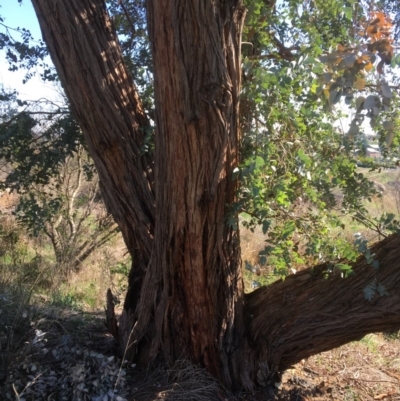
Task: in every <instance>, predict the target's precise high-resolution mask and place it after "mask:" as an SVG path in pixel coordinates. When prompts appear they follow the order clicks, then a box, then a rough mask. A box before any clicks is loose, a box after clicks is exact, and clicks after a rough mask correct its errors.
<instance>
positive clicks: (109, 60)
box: [32, 0, 155, 267]
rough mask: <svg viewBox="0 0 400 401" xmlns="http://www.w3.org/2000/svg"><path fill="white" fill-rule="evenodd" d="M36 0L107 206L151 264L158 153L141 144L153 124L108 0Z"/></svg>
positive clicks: (142, 260)
mask: <svg viewBox="0 0 400 401" xmlns="http://www.w3.org/2000/svg"><path fill="white" fill-rule="evenodd" d="M32 3H33V6H34V8H35V11H36V14H37V16H38V19H39V23H40V27H41V30H42V34H43V37H44V40H45V41H46V44H47V46H48V48H49V52H50V54H51V57H52V60H53V63H54V65H55V66H56V69H57V73H58V76H59V78H60V80H61V83H62V85H63V87H64V89H65V92H66V95H67V97H68V99H69V101H70V103H71V109H72V112H73V115H74V116H75V119H76V120H77V122H78V123H79V125H80V126H81V128H82V130H83V133H84V135H85V139H86V141H87V143H88V147H89V150H90V154H91V156H92V157H93V159H94V161H95V164H96V167H97V170H98V173H99V176H100V180H101V187H102V192H103V197H104V200H105V203H106V206H107V208H108V209H109V211H110V212H111V213H112V214H113V216H114V218H115V220H116V221H117V223H118V224H119V226H120V228H121V231H122V234H123V235H124V238H125V241H126V243H127V246H128V249H129V250H130V252H131V253H132V254H133V255H135V259H136V263H137V264H139V265H142V266H143V267H144V266H145V265H146V264H147V262H148V260H149V257H150V251H151V246H152V236H153V231H154V207H155V206H154V191H153V155H151V154H148V153H143V152H142V150H141V148H142V145H143V141H144V137H145V134H146V132H148V130H151V129H152V128H151V126H150V123H149V120H148V118H147V117H146V114H145V112H144V109H143V106H142V103H141V101H140V99H139V95H138V92H137V89H136V87H135V85H134V83H133V81H132V78H131V76H130V74H129V72H128V70H127V69H126V67H125V65H124V62H123V57H122V54H121V50H120V46H119V44H118V39H117V36H116V33H115V30H114V28H113V26H112V23H111V20H110V18H109V16H108V14H107V11H106V8H105V4H104V1H103V0H80V1H55V0H32ZM127 200H129V202H127ZM138 244H140V249H138Z"/></svg>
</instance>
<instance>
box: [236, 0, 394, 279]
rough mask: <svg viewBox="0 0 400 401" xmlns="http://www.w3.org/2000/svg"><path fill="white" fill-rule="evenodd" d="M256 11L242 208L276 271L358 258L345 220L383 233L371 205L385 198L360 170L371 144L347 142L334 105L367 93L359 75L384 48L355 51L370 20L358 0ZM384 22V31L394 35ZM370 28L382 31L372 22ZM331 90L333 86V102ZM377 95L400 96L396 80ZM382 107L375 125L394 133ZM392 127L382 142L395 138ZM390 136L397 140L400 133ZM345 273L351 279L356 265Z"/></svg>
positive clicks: (367, 104) (366, 105) (247, 56)
mask: <svg viewBox="0 0 400 401" xmlns="http://www.w3.org/2000/svg"><path fill="white" fill-rule="evenodd" d="M248 7H249V13H248V17H247V21H246V27H245V38H244V40H245V45H244V46H243V54H244V61H243V71H244V84H243V91H242V105H241V124H242V131H243V144H242V154H243V162H242V165H241V166H240V169H239V170H238V171H236V172H235V175H236V176H238V177H239V178H240V181H241V183H242V189H241V193H240V196H239V200H238V202H237V203H236V204H235V205H234V207H233V212H236V213H237V212H239V213H240V212H245V213H247V214H248V215H249V216H251V217H250V219H248V220H246V221H244V225H245V226H246V227H247V228H250V229H254V228H255V227H256V225H261V227H262V231H263V233H264V234H266V235H267V237H266V243H267V245H266V247H265V248H264V250H263V251H262V252H261V253H260V257H259V261H260V263H261V264H268V265H269V266H274V268H275V273H277V274H281V275H285V274H287V273H288V272H290V269H291V268H297V267H298V266H300V267H301V266H304V265H306V264H309V263H311V262H322V261H325V260H335V259H341V258H343V257H344V258H346V259H347V260H349V261H352V260H355V258H356V256H357V255H358V254H359V252H360V250H358V249H357V246H355V245H354V244H352V243H349V242H347V241H345V240H344V239H343V238H342V236H341V235H340V231H339V230H341V229H344V228H345V225H344V224H343V222H342V220H341V216H343V215H346V216H354V217H355V218H356V219H357V221H361V222H362V223H364V224H366V225H367V226H368V227H370V228H374V227H375V226H374V225H371V224H369V223H368V221H369V213H368V210H367V208H366V206H365V201H368V200H371V199H372V197H374V196H377V195H378V193H377V192H376V190H375V188H374V185H373V183H372V182H370V181H369V180H368V178H367V177H365V176H364V175H363V174H362V173H360V172H359V170H358V165H359V164H360V160H359V158H358V156H357V155H358V154H361V155H362V153H360V152H359V151H358V150H359V149H361V150H364V152H365V149H366V145H365V143H366V141H365V139H364V138H363V137H362V136H359V137H357V138H355V139H356V140H354V138H351V139H352V140H349V139H350V138H349V135H348V136H347V137H346V136H344V135H343V133H342V132H340V130H339V128H337V127H336V124H335V120H336V119H337V118H338V114H337V113H336V112H335V110H334V109H333V108H331V107H328V108H327V107H326V106H327V102H326V100H328V106H332V105H333V104H335V103H338V102H339V101H340V99H341V98H342V97H343V98H344V97H346V96H347V97H348V98H349V99H350V97H351V94H352V92H353V90H355V89H364V87H365V82H364V81H362V84H363V86H361V82H360V79H361V78H357V77H358V74H360V71H362V70H364V69H365V68H366V66H367V65H369V63H371V62H372V61H373V58H374V57H375V58H376V56H375V52H376V53H378V54H379V57H381V58H382V57H384V55H383V53H382V49H381V48H379V49H378V48H377V49H375V48H374V49H372V48H370V49H367V47H365V51H364V48H363V47H353V48H351V47H350V46H348V44H349V43H353V42H355V41H357V40H358V38H359V36H358V35H359V30H360V29H361V28H360V27H361V25H358V24H359V21H363V18H364V16H363V13H364V10H363V9H362V8H360V6H359V4H358V3H357V2H355V1H337V0H332V1H321V2H320V1H317V2H313V3H312V6H311V3H310V4H305V3H304V2H297V1H285V2H284V3H283V4H282V7H280V6H276V7H275V8H273V9H271V8H270V7H269V6H268V5H266V4H265V2H262V1H258V2H257V1H256V2H249V4H248ZM288 21H290V23H288ZM364 21H367V20H366V19H364ZM381 22H382V21H381ZM360 24H361V23H360ZM383 25H384V24H383V23H382V27H381V25H379V29H381V30H383V29H386V28H385V27H386V26H385V27H383ZM363 27H364V29H365V30H367V31H368V32H369V33H370V32H372V31H371V29H370V28H369V25H368V23H365V24H364V25H363ZM382 32H383V31H382ZM371 36H372V34H371V35H370V37H371ZM374 43H375V44H374V45H373V46H375V47H377V46H378V45H379V43H378V42H377V41H376V40H375V42H374ZM346 46H347V47H346ZM360 46H361V45H360ZM333 49H337V50H333ZM357 49H358V50H357ZM360 49H361V50H362V51H361V50H360ZM367 53H368V54H367ZM367 56H368V57H367ZM357 57H358V58H357ZM367 68H369V67H367ZM353 70H354V71H353ZM342 81H343V82H342ZM350 81H351V82H350ZM324 85H325V86H324ZM324 87H325V88H326V87H328V88H329V90H328V91H327V97H325V95H324V94H323V89H324ZM346 88H350V89H351V90H350V89H349V91H347V92H346V90H347V89H346ZM345 89H346V90H345ZM377 90H378V91H379V93H380V96H382V97H383V98H386V99H391V100H393V99H394V98H395V97H396V96H395V95H394V94H393V93H392V90H391V89H390V87H389V86H388V84H387V83H386V82H383V81H381V82H380V83H379V86H378V87H377ZM371 96H372V95H371ZM392 98H393V99H392ZM372 100H373V97H366V98H364V100H363V101H362V102H361V103H360V102H358V104H357V107H358V108H359V109H361V110H365V112H366V115H368V116H370V113H372V112H374V110H373V107H374V105H372V103H371V102H372ZM329 103H330V104H329ZM356 103H357V102H356ZM382 103H383V105H382V109H380V113H378V114H379V116H378V114H377V115H375V116H374V117H375V122H376V124H378V125H379V124H380V125H379V126H381V127H384V126H385V127H386V128H387V129H389V130H393V129H394V128H393V127H394V125H393V126H392V125H390V124H389V123H388V121H394V120H393V116H389V115H388V113H389V110H388V108H387V107H386V104H385V101H383V102H382ZM349 104H351V105H353V102H349ZM387 104H389V102H387ZM354 107H355V106H354ZM364 114H365V113H364ZM357 116H358V117H357V118H360V121H361V117H360V114H358V115H357ZM371 116H372V115H371ZM353 121H354V120H353ZM358 124H359V122H357V133H358V132H359V125H358ZM389 125H390V126H389ZM387 129H386V131H385V133H382V134H381V137H384V138H385V139H384V140H381V142H384V141H386V142H388V139H387ZM353 136H354V135H353ZM389 139H390V141H391V142H392V143H394V144H397V142H396V141H397V138H396V136H395V138H389ZM394 149H395V147H394ZM356 150H357V151H358V153H356ZM361 157H362V156H361ZM368 162H369V165H371V166H374V167H376V163H374V162H373V161H372V160H368ZM335 267H336V268H337V269H339V270H341V271H342V272H343V273H345V274H346V275H347V274H349V273H351V272H350V269H349V264H348V263H338V264H336V265H335Z"/></svg>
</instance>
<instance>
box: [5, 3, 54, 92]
mask: <svg viewBox="0 0 400 401" xmlns="http://www.w3.org/2000/svg"><path fill="white" fill-rule="evenodd" d="M0 15H1V16H2V18H3V19H4V22H3V23H4V24H5V25H7V26H9V27H11V28H26V29H29V30H30V32H31V34H32V36H33V37H34V39H35V40H39V39H41V37H42V35H41V32H40V28H39V24H38V22H37V18H36V14H35V11H34V9H33V6H32V3H31V1H30V0H23V1H22V4H19V3H18V0H0ZM0 32H4V27H2V26H0ZM15 38H18V33H17V32H15ZM47 62H48V63H50V59H49V60H47ZM38 72H39V71H38ZM24 77H25V72H24V71H16V72H11V71H8V63H7V61H6V60H5V56H4V52H0V84H1V85H3V86H4V87H5V88H6V89H16V90H17V91H18V92H19V94H20V98H22V99H24V100H37V99H40V98H44V97H46V98H50V99H52V100H56V99H58V98H59V95H58V93H57V91H56V89H55V88H54V86H53V85H52V84H51V83H45V82H43V81H42V80H41V79H40V77H39V74H37V76H36V77H34V78H32V79H30V80H29V81H28V83H26V84H23V83H22V80H23V79H24Z"/></svg>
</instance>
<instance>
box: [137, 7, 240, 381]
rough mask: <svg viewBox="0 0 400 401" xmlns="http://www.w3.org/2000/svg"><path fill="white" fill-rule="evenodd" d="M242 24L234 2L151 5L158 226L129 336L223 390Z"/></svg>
mask: <svg viewBox="0 0 400 401" xmlns="http://www.w3.org/2000/svg"><path fill="white" fill-rule="evenodd" d="M243 19H244V10H243V8H242V5H241V1H229V2H225V1H223V2H211V1H206V2H204V1H194V2H192V1H190V2H188V1H186V0H157V1H155V2H153V1H149V2H148V24H149V31H150V37H151V44H152V50H153V60H154V77H155V83H154V87H155V101H156V126H157V132H156V142H155V149H156V154H155V166H156V170H155V182H156V199H157V210H156V221H157V224H156V229H155V235H154V248H153V254H152V259H151V262H150V265H149V267H148V270H147V271H146V276H145V281H144V288H143V290H142V292H141V298H140V303H139V307H138V312H139V314H138V315H137V316H135V318H136V319H137V325H136V326H135V329H134V331H133V333H132V337H133V338H134V339H135V341H140V340H141V339H144V336H145V335H146V337H147V338H146V339H145V341H146V342H148V345H149V349H148V353H147V352H146V353H145V354H144V357H145V358H146V359H147V358H148V357H150V359H154V358H155V357H156V356H157V355H158V354H159V353H160V352H162V354H163V356H164V357H165V359H166V360H167V361H174V360H176V359H177V358H179V357H183V358H189V359H191V360H193V361H194V362H196V363H198V362H200V363H202V364H203V365H205V366H207V367H208V369H209V370H210V371H211V372H212V373H213V374H215V375H217V376H219V377H221V378H222V379H223V381H224V382H225V383H227V384H228V385H230V384H231V381H232V379H234V378H235V377H237V376H238V374H239V362H240V359H241V357H240V358H237V357H236V356H235V355H236V354H237V355H238V356H239V355H240V352H239V350H240V349H241V345H240V344H242V343H243V335H244V324H243V322H244V316H243V282H242V276H241V266H240V251H239V239H238V230H237V216H235V215H234V214H232V212H231V211H230V210H229V208H227V205H231V204H232V203H233V201H234V200H235V192H236V190H237V183H236V181H235V180H234V179H233V170H234V169H235V167H237V166H238V148H239V136H238V128H237V127H238V105H239V93H240V38H241V30H242V24H243ZM189 32H190V34H189ZM137 344H140V342H138V343H137ZM141 345H142V346H143V344H141ZM237 351H238V352H237ZM235 353H236V354H235Z"/></svg>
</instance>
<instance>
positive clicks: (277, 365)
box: [32, 0, 400, 389]
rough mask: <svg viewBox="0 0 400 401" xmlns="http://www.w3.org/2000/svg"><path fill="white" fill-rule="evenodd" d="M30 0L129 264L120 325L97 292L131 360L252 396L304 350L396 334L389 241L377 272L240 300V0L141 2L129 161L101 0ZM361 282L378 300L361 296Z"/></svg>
mask: <svg viewBox="0 0 400 401" xmlns="http://www.w3.org/2000/svg"><path fill="white" fill-rule="evenodd" d="M32 2H33V4H34V6H35V9H36V12H37V15H38V18H39V22H40V25H41V28H42V32H43V35H44V38H45V40H46V43H47V45H48V47H49V51H50V54H51V56H52V59H53V61H54V64H55V65H56V68H57V71H58V74H59V76H60V79H61V82H62V84H63V86H64V88H65V91H66V94H67V96H68V98H69V100H70V102H71V107H72V110H73V113H74V115H75V118H76V119H77V121H78V123H79V124H80V126H81V127H82V130H83V132H84V134H85V138H86V140H87V141H88V144H89V149H90V153H91V155H92V157H93V158H94V161H95V163H96V166H97V169H98V172H99V176H100V180H101V182H102V192H103V196H104V198H105V203H106V205H107V207H108V209H109V210H110V212H111V213H112V214H113V216H114V217H115V219H116V221H117V223H118V224H119V226H120V227H121V230H122V232H123V235H124V239H125V241H126V243H127V246H128V249H129V251H130V252H131V254H132V256H133V262H134V267H133V268H132V272H131V275H130V277H129V290H128V293H127V297H126V301H125V305H124V311H123V314H122V316H121V318H120V321H119V327H118V328H117V326H116V323H115V317H114V313H113V310H112V296H111V294H110V293H109V294H108V304H109V305H108V306H109V308H108V320H109V322H110V327H111V328H112V330H113V333H114V334H115V335H116V336H118V337H119V339H120V342H121V345H122V348H125V347H126V348H125V349H123V351H125V352H126V354H127V355H128V356H129V357H136V358H137V359H138V360H139V362H145V363H147V362H149V361H155V360H158V361H160V360H161V361H164V362H173V361H175V360H177V359H178V358H188V359H190V360H191V361H193V362H195V363H201V364H202V365H203V366H205V367H207V368H208V369H209V370H210V371H211V372H212V373H213V374H214V375H215V376H217V377H218V378H219V379H220V380H222V381H223V382H224V384H225V385H226V386H227V387H230V388H233V387H241V386H244V387H245V388H248V389H251V388H252V387H253V386H254V385H256V384H257V383H258V384H265V383H266V382H268V380H269V379H270V378H271V377H272V376H273V374H274V373H275V372H278V371H280V370H282V369H285V368H287V367H288V366H290V365H291V364H292V363H295V362H297V361H298V360H300V359H302V358H304V357H307V356H309V355H312V354H313V353H316V352H320V351H322V350H326V349H330V348H333V347H336V346H338V345H341V344H344V343H345V342H348V341H351V340H353V339H357V338H360V337H361V336H362V335H364V334H366V333H368V332H371V331H377V330H385V329H391V328H393V329H394V328H398V327H400V310H399V308H400V306H399V305H400V302H399V296H400V294H399V290H398V288H399V284H400V282H399V280H400V278H399V276H400V269H399V262H398V260H400V255H399V238H398V237H391V238H390V239H388V240H386V241H385V242H384V249H383V251H379V252H377V258H378V259H379V260H380V262H381V267H380V268H379V270H377V271H374V270H373V269H372V267H370V266H365V263H364V262H363V261H362V260H361V259H360V261H359V262H358V264H357V267H356V268H355V271H356V275H355V276H353V277H350V278H348V279H341V278H340V277H339V276H338V275H337V274H331V276H330V277H328V278H326V277H325V276H326V274H327V273H326V272H324V270H323V267H317V268H314V269H310V270H308V271H305V272H301V273H300V274H296V275H294V276H291V277H288V278H287V279H286V280H285V281H283V282H279V283H276V284H274V285H272V286H269V287H267V288H266V289H261V290H258V291H255V292H254V293H252V294H250V295H248V296H246V297H245V296H244V292H243V282H242V276H241V266H240V248H239V236H238V229H237V216H236V215H235V214H234V213H233V212H232V211H231V210H230V208H229V207H230V205H232V203H233V202H234V201H235V192H236V190H237V183H236V182H235V181H234V180H233V171H234V169H235V167H236V166H237V165H238V161H239V155H238V145H239V134H238V106H239V92H240V38H241V29H242V24H243V19H244V10H243V8H242V2H241V0H215V1H207V0H192V1H187V0H157V1H155V0H149V1H148V25H149V32H150V38H151V46H152V51H153V59H154V78H155V101H156V123H157V132H156V135H155V145H156V153H155V155H151V154H145V155H142V154H141V152H140V148H141V144H142V142H143V138H144V131H145V130H147V129H149V123H148V121H147V118H146V116H145V115H144V112H143V109H142V106H141V103H140V100H139V98H138V95H137V91H136V89H135V87H134V84H133V81H132V79H131V78H130V76H129V74H128V72H127V70H126V68H125V67H124V64H123V60H122V56H121V52H120V49H119V46H118V41H117V38H116V35H115V32H114V30H113V29H112V24H111V22H110V19H109V17H108V16H107V13H106V9H105V6H104V3H103V0H68V1H66V0H64V1H62V0H32ZM153 157H154V163H153ZM153 165H154V167H155V168H154V169H153ZM155 205H156V206H157V207H155ZM381 259H382V261H381ZM373 280H377V281H376V282H377V283H382V284H384V285H385V286H386V288H387V290H388V291H389V294H390V295H389V296H385V297H376V299H374V300H373V301H372V302H368V301H366V300H365V298H364V295H363V288H364V287H365V286H366V285H367V284H370V283H371V282H373Z"/></svg>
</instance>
